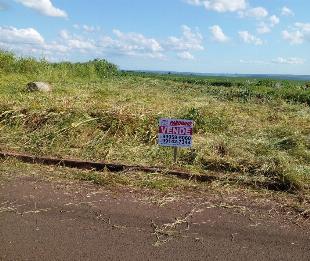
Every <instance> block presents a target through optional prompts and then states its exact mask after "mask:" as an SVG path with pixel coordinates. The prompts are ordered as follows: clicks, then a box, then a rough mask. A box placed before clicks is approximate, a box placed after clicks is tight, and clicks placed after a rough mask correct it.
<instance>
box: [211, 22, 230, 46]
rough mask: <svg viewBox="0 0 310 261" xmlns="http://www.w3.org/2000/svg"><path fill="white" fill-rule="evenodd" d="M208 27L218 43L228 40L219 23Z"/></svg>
mask: <svg viewBox="0 0 310 261" xmlns="http://www.w3.org/2000/svg"><path fill="white" fill-rule="evenodd" d="M209 29H210V31H211V33H212V36H213V39H214V40H215V41H217V42H220V43H225V42H227V41H229V38H228V37H227V36H226V35H225V34H224V32H223V30H222V28H221V27H220V26H219V25H213V26H211V27H209Z"/></svg>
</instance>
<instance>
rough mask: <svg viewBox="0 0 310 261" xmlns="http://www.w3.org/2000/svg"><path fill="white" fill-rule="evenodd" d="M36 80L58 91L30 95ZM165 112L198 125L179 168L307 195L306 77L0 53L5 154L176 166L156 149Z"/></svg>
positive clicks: (309, 99) (309, 94)
mask: <svg viewBox="0 0 310 261" xmlns="http://www.w3.org/2000/svg"><path fill="white" fill-rule="evenodd" d="M37 80H39V81H47V82H50V83H51V84H52V86H53V88H54V90H53V91H52V92H51V93H38V92H27V91H26V90H25V85H26V84H27V83H28V82H30V81H37ZM161 117H177V118H187V119H193V120H194V121H195V134H194V147H193V148H192V149H183V150H181V151H180V156H179V162H178V165H179V167H182V168H184V169H188V170H191V171H193V172H199V173H205V174H208V172H209V171H212V172H217V173H219V175H226V176H237V177H239V176H242V177H243V178H244V179H247V180H253V182H255V181H256V180H257V179H262V180H264V179H266V180H268V179H275V180H277V182H279V184H280V185H281V187H282V188H286V189H288V190H290V191H303V192H305V193H308V192H309V186H310V89H309V83H306V82H298V81H276V80H262V79H257V80H256V79H236V78H233V79H229V78H214V77H213V78H212V77H193V76H186V77H184V76H177V75H165V76H160V75H152V74H142V73H140V74H138V73H125V72H119V71H118V70H117V67H116V66H114V65H112V64H110V63H108V62H106V61H104V60H95V61H92V62H88V63H84V64H82V63H80V64H71V63H60V64H49V63H47V62H46V61H36V60H33V59H30V58H28V59H19V58H16V57H14V56H13V55H12V54H9V53H5V52H0V130H1V135H0V149H1V150H6V151H16V152H27V153H31V154H35V155H48V156H57V157H64V158H78V159H83V160H105V161H110V162H122V163H129V164H145V165H164V166H167V167H171V168H172V167H173V166H172V152H171V149H170V148H162V147H159V146H158V145H157V125H158V119H159V118H161Z"/></svg>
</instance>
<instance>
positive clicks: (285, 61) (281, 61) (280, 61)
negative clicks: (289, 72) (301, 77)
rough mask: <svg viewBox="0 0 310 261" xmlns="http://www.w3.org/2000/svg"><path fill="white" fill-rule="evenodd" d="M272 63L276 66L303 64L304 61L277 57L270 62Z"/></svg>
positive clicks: (295, 58)
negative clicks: (276, 64)
mask: <svg viewBox="0 0 310 261" xmlns="http://www.w3.org/2000/svg"><path fill="white" fill-rule="evenodd" d="M272 62H273V63H278V64H304V63H305V60H304V59H302V58H298V57H290V58H283V57H278V58H276V59H274V60H272Z"/></svg>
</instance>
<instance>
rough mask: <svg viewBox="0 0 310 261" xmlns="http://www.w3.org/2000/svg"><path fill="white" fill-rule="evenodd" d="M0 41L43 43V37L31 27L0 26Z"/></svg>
mask: <svg viewBox="0 0 310 261" xmlns="http://www.w3.org/2000/svg"><path fill="white" fill-rule="evenodd" d="M0 42H3V43H13V44H43V43H44V38H43V37H42V36H41V35H40V33H39V32H37V31H36V30H35V29H33V28H25V29H18V28H15V27H12V26H10V27H1V26H0Z"/></svg>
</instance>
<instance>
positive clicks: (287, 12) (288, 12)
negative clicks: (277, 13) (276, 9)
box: [281, 6, 295, 16]
mask: <svg viewBox="0 0 310 261" xmlns="http://www.w3.org/2000/svg"><path fill="white" fill-rule="evenodd" d="M281 14H282V15H284V16H294V15H295V14H294V12H293V11H292V10H291V9H289V8H288V7H287V6H283V7H282V10H281Z"/></svg>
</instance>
